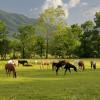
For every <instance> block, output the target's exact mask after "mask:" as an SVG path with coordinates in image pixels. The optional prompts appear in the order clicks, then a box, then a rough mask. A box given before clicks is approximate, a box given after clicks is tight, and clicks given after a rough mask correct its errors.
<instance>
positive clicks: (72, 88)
mask: <svg viewBox="0 0 100 100" xmlns="http://www.w3.org/2000/svg"><path fill="white" fill-rule="evenodd" d="M97 61H98V63H99V60H97ZM85 62H87V63H86V64H87V67H86V70H85V71H84V72H77V73H76V72H74V71H72V74H70V73H69V72H67V74H66V76H64V75H63V74H64V70H60V71H59V75H58V76H56V75H55V72H54V71H52V70H51V69H48V70H46V69H44V70H40V69H37V68H36V66H33V67H22V66H19V67H16V70H17V75H18V77H17V78H16V79H13V78H12V77H7V76H6V74H5V70H4V64H5V62H2V64H1V62H0V65H1V66H0V67H1V68H0V100H100V69H99V64H98V66H97V70H96V71H93V70H90V69H89V63H88V62H89V60H86V61H85ZM38 68H39V67H38Z"/></svg>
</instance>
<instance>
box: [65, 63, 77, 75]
mask: <svg viewBox="0 0 100 100" xmlns="http://www.w3.org/2000/svg"><path fill="white" fill-rule="evenodd" d="M70 68H73V69H74V71H76V72H77V68H76V67H75V66H74V65H72V64H71V63H69V62H67V63H66V64H65V67H64V69H65V74H64V75H66V71H67V70H69V72H70V73H71V70H70Z"/></svg>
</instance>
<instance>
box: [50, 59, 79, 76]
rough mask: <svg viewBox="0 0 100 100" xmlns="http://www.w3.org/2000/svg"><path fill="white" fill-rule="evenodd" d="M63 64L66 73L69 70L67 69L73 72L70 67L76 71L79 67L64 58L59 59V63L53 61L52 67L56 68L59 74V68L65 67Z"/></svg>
mask: <svg viewBox="0 0 100 100" xmlns="http://www.w3.org/2000/svg"><path fill="white" fill-rule="evenodd" d="M63 66H64V69H65V73H64V75H66V71H67V70H69V72H70V73H71V70H70V68H73V69H74V71H76V72H77V68H76V67H75V66H74V65H72V64H70V63H69V62H66V61H64V60H62V61H59V62H58V63H52V68H53V69H56V75H58V70H59V69H60V68H61V67H63Z"/></svg>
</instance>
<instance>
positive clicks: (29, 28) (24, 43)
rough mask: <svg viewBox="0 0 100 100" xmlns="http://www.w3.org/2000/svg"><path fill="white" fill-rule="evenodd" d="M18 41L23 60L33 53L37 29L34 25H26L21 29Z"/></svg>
mask: <svg viewBox="0 0 100 100" xmlns="http://www.w3.org/2000/svg"><path fill="white" fill-rule="evenodd" d="M18 39H19V41H20V49H21V55H22V58H26V57H29V56H30V55H31V54H32V52H33V47H34V43H35V28H34V26H33V25H25V26H21V27H20V28H19V34H18Z"/></svg>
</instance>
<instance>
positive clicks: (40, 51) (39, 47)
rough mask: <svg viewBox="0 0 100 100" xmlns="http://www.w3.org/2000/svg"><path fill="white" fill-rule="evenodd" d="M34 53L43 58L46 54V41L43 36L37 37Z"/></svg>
mask: <svg viewBox="0 0 100 100" xmlns="http://www.w3.org/2000/svg"><path fill="white" fill-rule="evenodd" d="M34 52H35V53H36V54H37V55H39V56H40V57H41V58H42V57H43V55H44V54H45V39H44V38H43V37H42V36H37V38H36V43H35V46H34Z"/></svg>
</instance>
